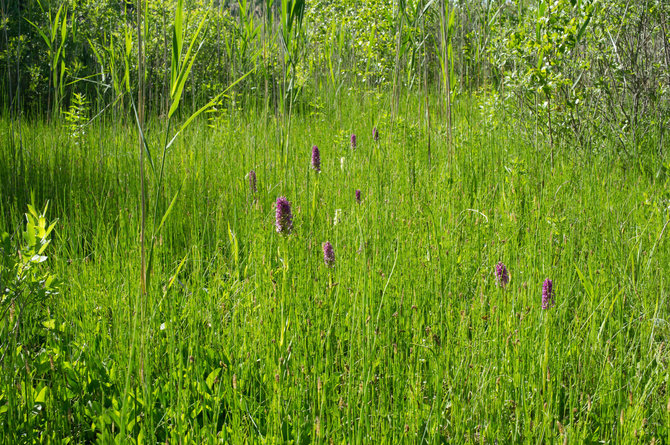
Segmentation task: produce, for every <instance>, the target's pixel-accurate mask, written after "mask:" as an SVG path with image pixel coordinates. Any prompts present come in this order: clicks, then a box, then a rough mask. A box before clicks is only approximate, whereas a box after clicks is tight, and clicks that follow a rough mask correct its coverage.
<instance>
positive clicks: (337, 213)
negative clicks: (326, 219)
mask: <svg viewBox="0 0 670 445" xmlns="http://www.w3.org/2000/svg"><path fill="white" fill-rule="evenodd" d="M340 222H342V209H335V216H334V217H333V225H334V226H336V225H338V224H339V223H340Z"/></svg>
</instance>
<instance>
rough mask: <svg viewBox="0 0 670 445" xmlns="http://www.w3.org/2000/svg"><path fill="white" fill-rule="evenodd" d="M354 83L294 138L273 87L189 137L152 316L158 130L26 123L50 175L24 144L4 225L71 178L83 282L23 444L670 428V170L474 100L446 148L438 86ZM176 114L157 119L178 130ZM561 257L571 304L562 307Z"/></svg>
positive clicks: (67, 257) (72, 288) (51, 333)
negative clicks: (280, 213) (286, 230)
mask: <svg viewBox="0 0 670 445" xmlns="http://www.w3.org/2000/svg"><path fill="white" fill-rule="evenodd" d="M340 94H341V96H340V97H341V102H340V103H339V104H337V107H336V106H331V103H330V102H329V101H326V102H327V103H328V105H324V106H322V107H305V108H298V109H296V110H294V114H293V115H292V117H291V119H292V122H291V127H290V132H289V133H288V143H286V139H285V138H286V137H287V135H286V133H284V129H283V127H282V122H281V120H278V119H275V118H274V117H272V116H268V115H266V114H264V113H263V112H262V107H259V108H258V109H256V108H255V107H249V108H243V109H239V110H231V111H229V112H228V113H221V114H220V115H219V117H218V119H216V120H215V121H212V122H213V125H211V126H208V125H207V123H206V122H205V121H204V120H203V121H201V122H196V123H194V124H192V125H191V126H190V127H189V128H187V129H186V130H185V131H184V132H183V133H182V135H180V136H179V138H178V140H177V141H176V142H175V144H173V145H172V147H171V148H170V153H169V154H168V156H166V158H165V159H166V161H165V181H164V191H163V192H162V193H161V194H160V196H163V197H166V198H165V202H161V203H160V205H161V206H163V208H165V207H167V206H168V204H169V200H170V198H169V197H172V196H174V194H175V193H176V191H177V190H178V189H181V192H180V195H179V198H178V199H177V201H176V203H175V207H174V208H173V210H172V213H171V215H170V217H169V218H168V219H167V221H166V225H165V227H164V229H163V230H162V231H161V233H160V237H159V238H158V239H156V240H155V249H156V250H155V259H154V272H153V278H152V281H151V287H150V288H149V289H148V294H147V298H148V302H147V307H148V312H147V315H146V319H145V320H144V323H142V325H138V326H136V327H134V325H133V320H134V313H133V309H134V301H135V296H136V295H137V292H138V289H139V280H140V268H139V257H140V252H139V227H140V203H139V198H138V197H139V196H140V193H139V188H140V184H139V167H138V165H137V133H136V131H137V130H136V127H134V126H133V125H132V124H130V123H129V124H128V125H121V126H120V125H117V124H116V123H115V122H112V121H104V119H103V120H101V121H98V122H95V123H93V124H91V125H90V126H88V127H87V128H86V132H85V134H84V135H83V136H82V135H79V136H78V139H77V140H78V141H80V143H79V144H75V143H74V141H73V139H72V138H70V137H69V135H68V133H67V130H66V129H65V128H64V127H61V126H59V125H58V124H57V123H51V124H46V123H44V122H42V121H34V122H30V121H23V122H22V125H23V128H22V135H23V149H24V153H23V154H24V157H25V162H26V175H25V177H23V178H18V177H16V176H15V174H14V172H15V171H16V170H14V169H15V165H13V161H12V159H14V158H13V156H12V154H11V153H10V152H9V149H8V148H6V147H7V146H3V147H2V148H1V149H0V160H2V163H0V166H1V167H0V168H1V170H0V187H1V191H2V193H1V197H0V214H1V215H2V216H1V217H2V220H1V221H2V226H1V227H2V228H4V229H5V230H7V231H9V232H12V233H14V234H15V236H18V235H16V234H17V233H18V230H19V228H20V227H21V224H22V221H24V219H23V218H24V217H23V216H22V214H23V212H24V211H25V208H26V204H27V203H28V202H29V196H30V192H31V191H33V192H34V193H35V196H36V202H37V205H39V206H41V205H42V204H43V202H44V201H46V200H49V201H50V207H49V209H50V210H49V215H48V216H49V218H51V219H55V218H58V224H57V227H56V229H55V235H54V236H53V241H52V246H50V253H49V260H48V262H47V265H48V267H49V268H51V270H52V271H53V272H54V273H55V274H56V275H58V276H59V277H60V279H61V281H62V286H61V292H60V294H59V295H58V296H57V297H54V298H53V299H52V300H51V304H50V305H49V306H48V307H42V308H37V309H36V310H39V311H40V313H41V314H43V317H44V319H43V321H44V323H42V324H40V325H37V326H33V327H32V331H31V332H33V335H28V334H26V335H25V338H24V347H23V349H22V350H20V351H10V352H9V354H14V356H15V357H17V360H15V361H14V362H13V363H14V368H13V369H9V368H8V366H7V363H3V372H2V373H1V374H0V391H1V395H0V430H1V431H2V434H0V436H2V437H3V438H4V441H5V442H6V443H19V442H35V441H40V440H41V441H45V442H50V441H56V440H60V439H62V438H69V439H70V440H71V442H77V443H78V442H84V441H100V442H111V441H113V440H116V441H119V442H120V441H127V442H135V441H138V442H149V443H152V442H161V443H166V442H169V443H187V442H194V443H212V442H217V441H222V442H231V443H243V442H246V441H248V442H251V443H257V442H262V441H267V442H269V443H283V442H294V443H310V442H317V443H319V442H320V443H341V442H348V443H349V442H350V443H360V442H370V443H400V442H417V443H418V442H421V443H424V442H425V443H443V442H454V443H467V442H471V443H475V442H476V443H483V442H487V443H490V442H493V441H494V440H496V439H497V440H498V442H499V443H509V442H516V443H519V442H557V441H567V443H576V442H583V441H599V440H604V441H611V442H615V443H626V442H636V441H645V442H649V441H651V440H652V439H655V440H656V442H668V441H669V440H670V430H669V429H668V424H669V423H670V412H669V411H668V401H669V399H668V394H667V383H668V371H667V364H668V352H667V341H668V335H669V334H670V325H668V318H669V313H668V288H669V286H668V282H667V271H668V264H670V249H669V245H668V230H666V228H667V225H668V218H669V216H670V215H669V210H668V205H670V202H669V201H668V194H667V190H668V178H667V174H668V173H667V169H666V170H664V169H659V166H658V165H651V164H652V163H653V162H658V161H648V162H649V163H650V165H646V166H636V165H627V164H624V163H622V162H621V161H619V160H617V159H610V158H605V157H597V158H593V159H589V160H588V162H587V161H585V160H583V159H580V158H578V157H576V156H573V154H572V153H568V152H559V153H558V154H557V155H556V158H555V160H554V168H553V171H552V169H551V168H549V159H548V151H547V149H546V148H544V147H532V146H528V145H526V144H525V143H524V142H522V140H521V139H520V138H519V131H518V129H516V128H514V127H513V126H511V125H507V124H506V122H505V121H504V120H503V121H502V122H501V123H499V124H497V125H495V126H494V125H493V124H490V123H488V122H487V121H486V120H485V119H483V118H482V116H480V112H479V108H478V103H477V102H476V101H474V99H467V98H461V99H459V100H457V101H455V102H454V103H453V110H452V112H453V124H454V125H453V130H452V131H453V135H452V138H453V139H452V145H451V146H448V145H447V140H446V131H443V129H440V128H439V127H436V129H433V131H434V133H433V134H431V135H430V138H431V139H430V140H431V145H430V147H431V153H430V157H431V159H430V164H429V162H428V156H429V153H428V151H427V140H428V136H429V135H428V134H427V130H426V129H425V127H424V119H425V109H423V108H422V107H424V106H425V99H424V98H421V97H414V96H412V95H409V96H408V97H407V100H403V101H401V102H400V110H399V113H398V118H397V119H396V120H394V121H392V120H391V117H390V110H389V107H388V104H389V103H390V97H387V96H386V95H384V94H375V93H374V92H372V93H361V92H359V91H349V92H348V93H346V92H345V93H340ZM440 100H443V98H440V97H437V96H436V97H433V98H431V103H430V109H431V110H439V109H440V105H439V101H440ZM337 108H339V112H336V109H337ZM432 121H433V122H440V121H441V120H440V118H439V116H435V117H434V118H433V119H432ZM442 121H443V119H442ZM374 126H377V127H378V128H379V131H380V135H381V137H380V140H379V141H378V142H374V141H373V140H372V134H371V132H372V128H373V127H374ZM162 128H163V127H162V125H161V124H160V123H158V122H156V121H151V119H149V120H148V121H147V123H146V136H147V138H148V140H149V142H150V143H151V144H153V146H160V144H161V142H162V141H163V138H164V135H163V133H162V132H161V131H162ZM0 131H1V132H2V134H0V140H8V138H9V137H10V136H9V131H10V130H9V122H8V121H7V120H2V121H0ZM352 133H355V134H357V136H358V147H357V149H356V150H352V149H351V148H350V146H349V136H350V135H351V134H352ZM312 145H318V146H319V148H320V150H321V160H322V172H321V173H320V174H317V173H315V172H314V171H313V170H311V169H310V166H309V162H310V154H311V147H312ZM452 150H453V152H452ZM645 162H647V161H645ZM429 165H430V166H429ZM640 167H644V168H640ZM251 169H254V170H255V171H256V173H257V175H258V192H257V193H256V194H253V193H251V191H250V189H249V186H248V182H247V177H246V175H247V173H248V172H249V170H251ZM649 171H653V172H654V174H649V173H646V172H649ZM656 172H658V173H656ZM149 186H150V187H151V186H152V183H151V182H149ZM355 189H361V191H362V203H361V204H357V203H356V200H355V196H354V191H355ZM150 192H151V196H157V194H156V193H155V191H152V190H150ZM281 195H283V196H286V197H287V198H288V199H289V201H290V202H291V203H292V205H293V215H294V229H293V233H292V235H290V236H288V237H282V236H280V235H278V234H277V233H276V232H275V228H274V202H275V200H276V198H277V197H278V196H281ZM336 212H338V214H339V215H340V217H339V221H338V222H337V224H334V217H335V214H336ZM148 233H152V231H151V230H149V232H148ZM325 241H330V242H331V243H332V244H333V246H334V250H335V256H336V263H335V267H334V268H332V269H330V268H327V267H326V266H325V264H324V262H323V256H322V251H321V245H322V243H323V242H325ZM498 261H503V262H504V263H505V264H506V265H507V267H508V269H509V270H510V275H511V281H510V284H509V285H508V286H507V288H505V289H501V288H500V287H498V286H496V285H495V277H494V266H495V264H496V263H497V262H498ZM545 278H551V279H553V281H554V290H555V295H556V306H555V307H553V308H551V309H550V310H546V311H543V310H541V292H542V281H543V280H544V279H545ZM133 336H137V338H138V339H139V338H141V339H142V340H143V342H142V344H143V345H145V346H144V349H143V350H142V351H141V354H143V357H144V358H145V362H144V366H143V369H144V373H145V376H144V377H145V381H146V382H148V383H147V385H148V388H143V387H142V383H141V381H142V377H141V376H140V370H141V369H142V367H141V366H140V362H139V358H138V357H137V356H133V355H132V354H131V344H132V339H133ZM2 345H3V347H4V346H5V345H6V343H5V342H4V341H3V342H2ZM126 381H128V382H129V383H128V385H127V386H126ZM44 387H46V388H47V390H46V392H45V393H44V397H43V399H39V401H36V397H34V394H36V393H39V392H40V391H41V390H42V388H44Z"/></svg>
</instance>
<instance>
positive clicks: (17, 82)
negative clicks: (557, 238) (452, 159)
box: [0, 0, 670, 155]
mask: <svg viewBox="0 0 670 445" xmlns="http://www.w3.org/2000/svg"><path fill="white" fill-rule="evenodd" d="M140 4H141V5H142V6H141V7H144V8H145V14H146V16H145V20H144V23H143V26H144V32H145V35H146V41H145V60H146V64H145V67H146V71H145V85H146V92H145V101H146V107H147V111H148V113H149V114H153V115H165V113H166V112H167V109H168V107H169V104H170V100H169V99H170V91H168V90H169V85H170V75H171V58H172V36H173V26H174V21H173V17H174V9H175V7H176V4H177V2H176V0H151V1H149V2H146V3H144V2H140ZM0 6H1V13H2V20H1V22H0V24H1V25H2V29H1V30H0V32H1V35H0V66H1V68H2V71H3V75H2V77H1V80H2V82H1V84H0V85H1V94H0V101H2V105H3V109H4V110H5V111H10V112H11V113H13V114H14V115H16V113H19V112H21V113H26V112H27V113H29V114H31V115H46V116H50V117H56V116H62V115H63V113H66V114H67V113H69V115H70V116H72V115H73V113H74V114H76V115H78V116H82V115H83V116H84V118H90V117H92V116H93V115H94V114H97V112H99V111H101V110H103V109H104V110H108V111H109V113H110V114H113V115H114V118H115V119H118V118H119V116H122V117H124V118H130V116H131V114H130V113H129V110H130V103H131V97H136V90H137V85H138V71H137V69H138V45H137V32H136V26H137V9H136V8H137V6H138V2H135V1H131V0H51V1H49V0H23V1H9V0H3V1H2V2H0ZM183 7H184V9H185V11H186V13H185V19H184V28H185V35H186V36H187V39H188V38H189V36H193V35H195V33H196V30H197V28H198V27H199V26H200V25H201V24H202V23H203V21H204V26H203V28H202V31H201V32H200V33H199V34H198V37H197V41H196V42H194V46H193V51H196V50H198V49H199V53H198V57H196V58H195V62H194V65H193V68H192V70H191V71H190V78H189V80H188V82H187V83H186V85H185V88H184V92H183V102H182V103H184V104H186V105H187V108H188V107H190V108H191V109H192V110H195V109H197V108H198V107H199V106H202V105H203V104H204V103H206V102H207V101H209V100H210V99H211V98H212V97H214V96H216V95H217V94H218V93H220V92H222V91H223V90H225V89H226V87H227V86H229V85H230V84H232V83H234V82H235V81H236V80H238V79H240V78H242V77H244V76H245V75H246V77H244V78H243V79H242V81H240V82H239V83H238V84H236V85H235V87H234V88H233V89H231V90H229V91H228V94H227V95H226V98H225V100H223V101H222V102H221V104H220V105H221V108H223V107H229V106H231V105H233V106H234V107H240V106H246V105H249V104H250V103H252V102H253V103H259V104H263V105H264V107H265V109H266V110H273V111H274V112H277V111H278V110H281V109H284V108H286V107H288V106H289V105H290V106H293V107H294V108H293V109H294V110H296V111H298V112H300V111H301V110H308V109H313V108H315V107H316V108H318V107H320V106H322V105H324V104H323V101H324V100H330V99H329V98H332V97H335V98H336V100H339V97H340V95H339V94H338V93H339V92H340V91H341V90H342V88H348V87H350V86H354V85H356V86H361V85H367V86H369V87H370V88H384V89H389V90H390V89H392V90H393V92H394V94H393V96H394V98H395V99H394V100H395V101H397V100H399V99H398V98H399V97H400V91H401V90H403V89H414V90H419V91H426V92H430V94H442V95H443V97H444V98H445V101H444V103H443V106H444V107H445V110H444V111H446V110H448V108H449V102H450V101H449V100H446V99H448V98H450V99H453V98H454V96H456V95H458V94H461V93H464V92H468V93H476V94H479V95H482V99H483V100H482V103H483V104H485V105H484V106H485V107H487V108H488V110H487V111H489V112H490V119H492V120H493V121H494V122H495V121H497V120H500V119H499V118H498V117H499V116H500V113H501V112H505V113H506V114H510V115H512V116H514V117H515V118H518V119H519V123H521V124H522V125H523V126H525V127H526V128H527V130H528V131H526V132H525V133H524V135H525V137H527V138H529V139H530V140H532V141H533V142H535V143H536V142H537V141H538V138H542V140H543V141H546V142H547V143H549V144H550V145H551V146H552V147H554V146H570V147H577V148H581V149H585V150H586V151H588V152H597V151H599V150H602V149H603V148H605V147H606V148H607V149H608V150H609V149H613V150H616V152H617V153H627V154H629V155H637V154H640V153H657V154H658V153H662V150H663V141H664V132H665V128H666V127H667V126H668V123H670V122H669V120H670V113H668V111H669V110H668V107H669V103H668V88H669V87H670V36H669V34H668V28H669V27H670V26H669V25H668V18H669V17H670V3H669V2H666V1H663V0H642V1H637V0H636V1H633V0H628V1H622V0H553V1H548V0H543V1H538V0H517V1H511V0H507V1H496V0H490V1H486V0H484V1H482V0H475V1H469V0H463V1H452V2H448V1H444V0H368V1H360V0H358V1H355V0H316V1H310V2H305V1H299V0H245V1H239V2H229V1H223V0H221V1H217V0H213V1H207V0H187V1H185V2H184V5H183ZM187 43H189V44H190V42H187ZM447 91H448V94H447ZM332 93H335V94H334V95H333V94H332ZM392 105H393V104H392ZM448 114H449V113H447V115H448ZM442 116H444V114H442ZM443 121H444V123H445V125H448V122H449V120H448V119H443ZM501 121H502V120H501Z"/></svg>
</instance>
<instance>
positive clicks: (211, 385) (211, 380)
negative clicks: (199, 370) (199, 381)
mask: <svg viewBox="0 0 670 445" xmlns="http://www.w3.org/2000/svg"><path fill="white" fill-rule="evenodd" d="M220 373H221V368H216V369H215V370H214V371H212V372H210V373H209V375H208V376H207V379H205V382H206V383H207V386H208V387H209V389H210V390H213V389H214V382H216V379H217V377H219V374H220Z"/></svg>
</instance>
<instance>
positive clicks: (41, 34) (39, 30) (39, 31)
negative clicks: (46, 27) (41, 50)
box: [25, 19, 51, 51]
mask: <svg viewBox="0 0 670 445" xmlns="http://www.w3.org/2000/svg"><path fill="white" fill-rule="evenodd" d="M25 21H26V22H28V23H30V24H31V25H33V27H35V29H36V30H37V32H38V33H39V34H40V36H42V39H43V40H44V42H45V43H46V44H47V47H48V48H49V51H51V41H50V40H49V38H48V37H47V36H46V34H44V32H43V31H42V30H41V29H40V27H39V26H37V25H36V24H34V23H33V22H31V21H30V20H28V19H25Z"/></svg>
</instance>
